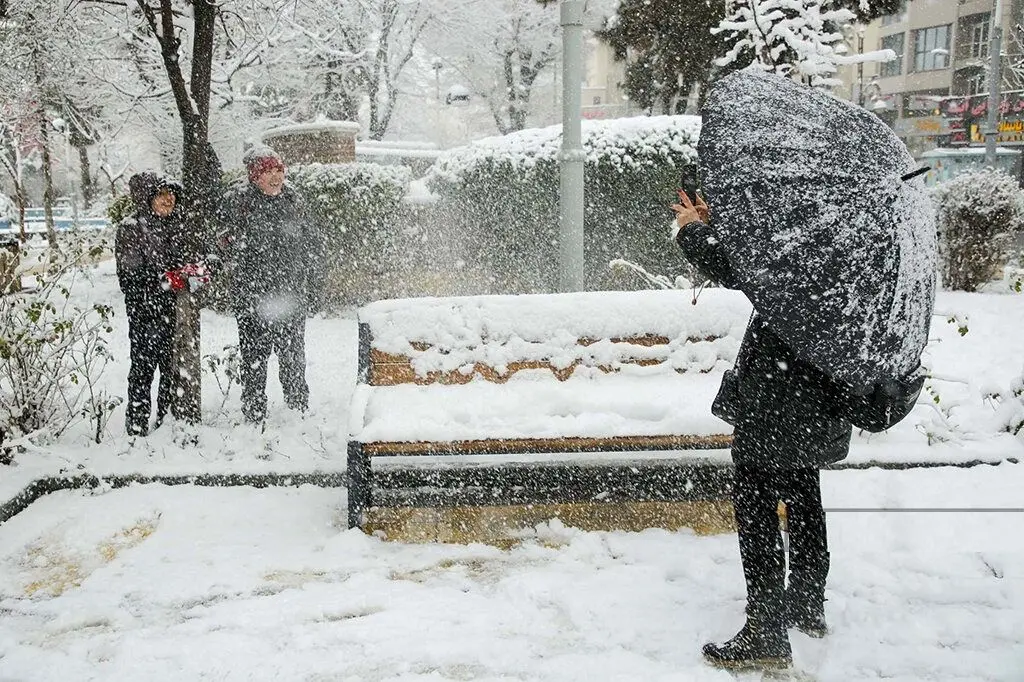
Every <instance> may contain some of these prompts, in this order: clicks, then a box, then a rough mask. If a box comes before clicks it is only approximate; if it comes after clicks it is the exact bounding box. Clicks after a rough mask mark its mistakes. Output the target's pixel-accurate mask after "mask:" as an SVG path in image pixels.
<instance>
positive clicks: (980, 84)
mask: <svg viewBox="0 0 1024 682" xmlns="http://www.w3.org/2000/svg"><path fill="white" fill-rule="evenodd" d="M987 81H988V79H987V78H985V72H984V71H982V72H981V73H976V74H974V75H973V76H969V77H967V78H965V79H964V81H963V92H962V94H964V95H980V94H982V93H987V92H988V82H987Z"/></svg>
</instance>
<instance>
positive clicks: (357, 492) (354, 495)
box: [348, 441, 373, 528]
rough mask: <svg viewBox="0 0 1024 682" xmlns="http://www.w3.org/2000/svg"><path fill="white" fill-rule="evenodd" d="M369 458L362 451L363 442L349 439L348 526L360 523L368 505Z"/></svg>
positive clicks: (370, 483)
mask: <svg viewBox="0 0 1024 682" xmlns="http://www.w3.org/2000/svg"><path fill="white" fill-rule="evenodd" d="M372 485H373V482H372V481H371V479H370V458H369V457H367V456H365V454H364V453H363V444H362V443H360V442H359V441H349V444H348V527H349V528H357V527H359V526H361V525H362V522H363V514H364V513H365V512H366V509H367V507H369V506H370V491H371V486H372Z"/></svg>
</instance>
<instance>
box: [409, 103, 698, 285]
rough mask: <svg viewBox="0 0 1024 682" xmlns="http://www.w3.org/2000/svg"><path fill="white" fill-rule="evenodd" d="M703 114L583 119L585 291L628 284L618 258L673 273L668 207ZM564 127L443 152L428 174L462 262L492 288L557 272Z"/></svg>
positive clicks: (551, 281)
mask: <svg viewBox="0 0 1024 682" xmlns="http://www.w3.org/2000/svg"><path fill="white" fill-rule="evenodd" d="M699 132H700V119H699V118H697V117H695V116H654V117H637V118H627V119H616V120H612V121H585V122H584V126H583V148H584V151H585V154H586V163H585V171H584V173H585V193H586V205H585V228H584V229H585V241H584V257H585V263H586V271H587V282H586V284H587V287H588V288H591V289H611V288H625V287H628V286H631V285H632V282H631V281H629V280H627V279H626V278H624V277H622V276H621V275H620V276H616V275H615V274H614V273H612V271H611V270H610V269H609V268H608V263H609V262H610V261H612V260H614V259H616V258H626V259H629V260H631V261H636V262H640V263H642V264H644V265H650V266H654V267H655V268H657V269H658V270H659V271H666V270H673V269H680V268H681V267H683V265H682V259H681V258H680V257H679V254H678V253H677V252H676V251H675V250H674V249H673V247H672V245H671V244H670V243H669V241H668V234H669V225H670V223H671V219H672V213H671V211H670V210H669V209H668V205H669V203H671V202H672V201H673V200H674V193H675V189H676V188H677V187H678V186H679V171H680V168H681V166H682V165H683V164H685V163H688V162H691V161H693V160H695V159H696V144H697V137H698V135H699ZM560 148H561V126H553V127H549V128H541V129H531V130H524V131H521V132H518V133H513V134H511V135H506V136H503V137H495V138H488V139H485V140H480V141H478V142H475V143H473V144H471V145H468V146H466V147H461V148H458V149H453V150H450V151H448V152H446V153H445V154H444V155H442V156H441V157H440V158H439V159H438V161H437V163H436V164H435V165H434V168H433V169H432V170H431V172H430V174H428V176H427V180H428V183H429V186H430V189H431V191H433V192H434V193H435V194H436V195H437V196H438V197H439V201H438V204H437V211H438V214H439V218H440V220H442V221H443V222H444V224H445V225H447V226H449V227H451V228H452V229H454V230H456V231H457V237H458V239H460V240H461V242H462V244H463V245H464V246H465V247H466V258H467V260H469V261H470V262H472V263H473V264H474V265H482V266H484V267H485V268H487V269H488V270H490V271H491V273H492V274H493V275H494V276H495V277H497V278H498V281H497V283H496V285H495V290H496V291H498V292H530V291H546V290H552V289H553V288H554V287H555V284H556V282H557V276H558V268H557V251H558V249H557V236H558V213H559V211H558V196H559V179H558V170H559V163H558V155H559V151H560Z"/></svg>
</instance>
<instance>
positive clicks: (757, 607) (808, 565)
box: [733, 465, 829, 624]
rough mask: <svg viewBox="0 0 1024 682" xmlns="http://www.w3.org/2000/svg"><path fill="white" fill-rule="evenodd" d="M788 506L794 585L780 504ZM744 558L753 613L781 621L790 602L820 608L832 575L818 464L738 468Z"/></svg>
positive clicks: (736, 503)
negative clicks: (779, 508)
mask: <svg viewBox="0 0 1024 682" xmlns="http://www.w3.org/2000/svg"><path fill="white" fill-rule="evenodd" d="M779 502H783V503H785V505H786V522H787V526H788V531H789V589H788V590H787V589H786V587H785V574H786V563H785V562H786V557H785V556H784V549H783V544H782V534H781V531H780V529H779V517H778V511H777V510H778V504H779ZM733 506H734V507H735V509H736V524H737V526H738V529H739V541H740V557H741V559H742V561H743V576H744V578H745V580H746V583H747V616H748V617H750V618H752V619H755V620H759V621H763V622H766V623H769V624H779V623H780V622H781V619H782V618H783V617H784V614H785V608H786V604H785V602H790V606H791V607H792V606H796V607H800V608H806V607H811V608H820V607H821V605H822V604H823V603H824V600H825V580H826V578H827V577H828V568H829V554H828V536H827V532H826V528H825V511H824V509H822V506H821V474H820V471H819V470H818V469H817V468H803V469H763V468H759V467H751V466H739V465H738V466H737V467H736V485H735V489H734V492H733Z"/></svg>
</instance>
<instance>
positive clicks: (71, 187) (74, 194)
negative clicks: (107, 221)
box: [53, 118, 78, 227]
mask: <svg viewBox="0 0 1024 682" xmlns="http://www.w3.org/2000/svg"><path fill="white" fill-rule="evenodd" d="M53 127H54V128H56V129H57V131H58V132H59V133H60V134H61V135H63V136H64V172H65V173H66V174H67V181H68V191H69V192H70V194H71V224H72V225H73V226H75V227H78V191H77V190H76V188H75V173H74V170H73V169H72V168H71V149H72V147H71V126H70V125H68V122H67V121H65V120H64V119H62V118H58V119H55V120H54V121H53Z"/></svg>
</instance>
